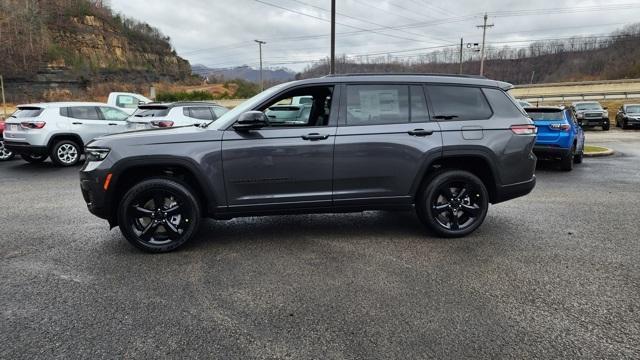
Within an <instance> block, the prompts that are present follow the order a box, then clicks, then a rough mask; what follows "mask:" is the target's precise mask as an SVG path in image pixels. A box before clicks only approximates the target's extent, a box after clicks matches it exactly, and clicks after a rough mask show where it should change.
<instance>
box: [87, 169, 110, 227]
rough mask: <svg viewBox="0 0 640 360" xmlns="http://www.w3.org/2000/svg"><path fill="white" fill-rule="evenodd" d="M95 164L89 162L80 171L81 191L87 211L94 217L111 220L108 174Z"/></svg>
mask: <svg viewBox="0 0 640 360" xmlns="http://www.w3.org/2000/svg"><path fill="white" fill-rule="evenodd" d="M94 165H95V163H92V162H87V163H85V165H84V166H83V168H82V169H81V170H80V190H81V191H82V197H83V198H84V201H85V202H86V203H87V209H89V212H91V213H92V214H93V215H95V216H97V217H99V218H102V219H106V220H109V219H110V214H111V212H110V208H109V203H108V201H107V196H106V195H107V191H106V190H105V189H104V182H105V179H106V177H107V174H108V172H107V171H105V170H99V169H97V168H95V166H94Z"/></svg>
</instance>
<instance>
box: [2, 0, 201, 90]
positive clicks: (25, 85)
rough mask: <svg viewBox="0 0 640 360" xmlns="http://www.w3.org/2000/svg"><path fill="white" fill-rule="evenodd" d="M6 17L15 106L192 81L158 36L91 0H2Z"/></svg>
mask: <svg viewBox="0 0 640 360" xmlns="http://www.w3.org/2000/svg"><path fill="white" fill-rule="evenodd" d="M24 1H26V7H25V3H24ZM0 15H3V16H1V17H5V18H7V19H8V21H5V22H0V35H2V39H3V45H2V50H3V51H4V54H3V55H4V56H3V57H0V69H1V72H2V73H3V74H2V75H3V76H4V78H5V84H6V88H7V89H6V92H7V98H8V101H9V102H14V103H18V102H20V103H22V102H30V101H55V100H69V99H86V98H90V97H93V98H95V97H96V96H98V97H99V96H102V95H103V94H91V92H92V91H93V89H96V88H100V89H103V90H104V91H108V90H113V91H116V90H124V89H131V88H134V89H138V88H148V86H149V85H150V84H151V83H154V82H175V81H181V80H186V79H188V78H189V76H190V74H191V66H190V65H189V62H188V61H186V60H184V59H182V58H180V57H179V56H177V54H176V53H175V51H173V49H172V48H171V45H170V42H169V38H167V37H165V36H164V35H162V34H161V33H160V32H159V31H158V30H157V29H155V28H153V27H151V26H149V25H147V24H144V23H140V22H137V21H135V20H133V19H128V18H123V17H121V16H119V15H114V14H113V13H112V11H111V10H110V9H108V8H105V7H102V6H99V5H96V3H95V2H92V1H89V0H48V1H39V0H20V1H18V0H15V1H14V0H2V2H0ZM4 15H6V16H4ZM16 29H17V30H16ZM106 84H113V86H106ZM101 91H102V90H101ZM60 94H64V98H60V96H61V95H60ZM89 95H92V96H89Z"/></svg>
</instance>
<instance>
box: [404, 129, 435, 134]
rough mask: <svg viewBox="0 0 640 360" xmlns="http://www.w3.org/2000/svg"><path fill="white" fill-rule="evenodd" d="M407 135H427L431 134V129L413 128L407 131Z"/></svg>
mask: <svg viewBox="0 0 640 360" xmlns="http://www.w3.org/2000/svg"><path fill="white" fill-rule="evenodd" d="M409 135H411V136H429V135H433V130H425V129H414V130H411V131H409Z"/></svg>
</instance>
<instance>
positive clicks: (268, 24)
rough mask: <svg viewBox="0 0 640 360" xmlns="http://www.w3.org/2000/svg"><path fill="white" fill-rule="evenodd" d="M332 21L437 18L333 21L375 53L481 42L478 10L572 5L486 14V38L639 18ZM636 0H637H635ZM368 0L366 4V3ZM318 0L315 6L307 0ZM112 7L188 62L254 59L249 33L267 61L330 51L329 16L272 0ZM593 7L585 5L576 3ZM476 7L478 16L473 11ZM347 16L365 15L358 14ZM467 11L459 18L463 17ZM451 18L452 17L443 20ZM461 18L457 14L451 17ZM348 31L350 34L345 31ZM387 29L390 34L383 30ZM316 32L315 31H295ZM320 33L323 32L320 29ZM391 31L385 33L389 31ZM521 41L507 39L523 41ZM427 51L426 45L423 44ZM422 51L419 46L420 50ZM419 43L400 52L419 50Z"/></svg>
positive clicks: (404, 6) (486, 5)
mask: <svg viewBox="0 0 640 360" xmlns="http://www.w3.org/2000/svg"><path fill="white" fill-rule="evenodd" d="M264 1H265V2H269V3H272V4H275V5H278V6H281V7H284V8H288V9H291V10H294V11H297V12H302V13H305V14H309V15H311V16H315V17H320V18H325V19H329V14H328V13H327V12H324V11H322V10H320V9H318V8H315V7H320V8H326V9H329V7H330V1H329V0H299V1H300V2H302V3H306V4H308V5H306V4H302V3H300V2H298V1H296V0H264ZM337 3H338V5H337V8H338V12H339V13H342V14H344V15H348V16H349V17H345V16H340V15H339V16H338V17H337V21H338V22H339V23H342V24H344V25H350V26H353V27H356V28H363V29H372V28H380V27H381V26H377V25H373V24H371V23H375V24H378V25H383V26H388V27H397V26H402V25H406V24H415V23H434V22H435V23H437V25H431V26H423V27H416V28H411V29H405V31H398V30H389V29H384V30H379V31H377V32H375V33H373V32H360V33H356V34H354V33H353V32H356V31H358V30H357V29H354V28H349V27H347V26H344V25H338V26H337V32H338V33H341V34H342V35H338V37H337V44H336V47H337V52H338V53H339V54H348V55H353V54H373V53H385V52H394V51H401V50H406V49H416V48H429V47H437V46H444V45H450V44H456V43H459V41H460V37H464V38H465V42H480V41H481V37H482V33H481V30H480V29H477V28H476V25H477V24H480V23H481V22H482V18H481V14H482V13H484V12H489V13H495V12H504V11H520V10H530V9H557V8H576V9H577V11H573V12H566V11H562V12H558V11H555V10H549V11H546V12H545V13H541V14H535V15H532V14H529V15H526V16H502V17H490V20H489V21H490V22H491V23H494V24H495V27H494V28H492V29H491V30H489V33H488V38H487V39H488V42H500V43H499V44H496V46H503V45H505V44H503V43H502V42H507V41H522V40H531V39H545V38H554V37H567V36H573V35H590V34H606V33H609V32H611V31H613V30H615V29H617V28H620V27H622V26H623V25H625V24H630V23H634V22H637V21H638V15H639V14H640V3H638V6H637V7H633V8H625V9H618V10H610V11H607V10H603V7H611V6H615V5H616V4H629V3H631V1H630V0H628V1H621V2H612V1H599V0H598V1H580V2H576V1H568V0H537V1H529V2H523V1H515V0H486V1H483V2H478V1H471V0H461V1H449V2H441V1H431V0H394V1H392V0H383V1H370V0H338V1H337ZM636 3H637V2H636ZM367 4H370V5H369V6H367ZM310 5H312V6H315V7H312V6H310ZM111 6H112V8H113V9H114V10H116V11H118V12H121V13H123V14H125V15H129V16H131V17H134V18H137V19H139V20H142V21H145V22H148V23H149V24H151V25H152V26H155V27H157V28H159V29H160V30H161V31H162V32H163V33H164V34H166V35H168V36H170V37H171V39H172V44H173V46H174V47H175V48H176V50H177V52H178V54H180V55H181V56H183V57H185V58H187V59H188V60H189V61H190V62H191V63H192V64H197V63H201V64H205V65H208V66H215V67H226V66H235V65H242V64H248V65H251V66H256V65H257V62H258V54H257V53H258V51H257V45H256V44H255V43H254V42H253V40H254V39H261V40H265V41H267V42H268V44H267V45H266V46H265V47H264V56H265V63H266V65H267V66H287V67H289V68H292V69H295V70H300V69H302V68H304V66H306V65H307V64H308V63H305V62H304V61H306V60H311V59H320V58H324V57H326V56H327V55H328V52H329V37H328V34H329V29H330V28H329V23H328V22H324V21H321V20H318V19H313V18H310V17H306V16H303V15H300V14H296V13H292V12H288V11H286V10H282V9H279V8H275V7H271V6H268V5H265V4H262V3H260V2H257V1H254V0H233V1H232V0H216V1H204V0H181V1H178V2H176V1H172V0H154V1H153V2H150V1H144V0H111ZM584 7H594V8H592V9H591V10H590V11H578V10H579V9H580V8H584ZM472 15H475V16H472ZM351 17H356V18H359V19H363V20H366V21H368V22H371V23H367V22H364V21H358V20H355V19H353V18H351ZM461 18H464V20H461ZM448 19H449V20H448ZM456 20H459V21H456ZM344 33H351V34H344ZM383 34H387V36H385V35H383ZM313 35H320V36H319V37H315V38H300V37H304V36H313ZM321 35H324V36H321ZM389 35H390V36H389ZM525 44H526V43H509V45H510V46H514V47H516V46H523V45H525ZM424 51H426V50H424ZM424 51H422V52H424ZM417 53H419V52H418V51H413V52H405V53H398V55H411V54H417Z"/></svg>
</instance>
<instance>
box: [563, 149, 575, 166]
mask: <svg viewBox="0 0 640 360" xmlns="http://www.w3.org/2000/svg"><path fill="white" fill-rule="evenodd" d="M575 153H576V148H575V147H573V148H571V151H570V152H569V154H567V155H565V156H563V157H562V158H561V159H560V169H561V170H562V171H571V170H573V161H574V158H575Z"/></svg>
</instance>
